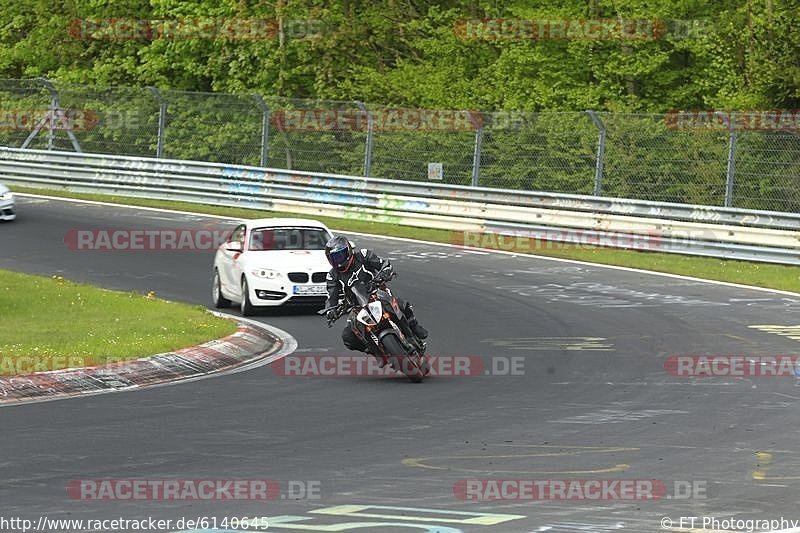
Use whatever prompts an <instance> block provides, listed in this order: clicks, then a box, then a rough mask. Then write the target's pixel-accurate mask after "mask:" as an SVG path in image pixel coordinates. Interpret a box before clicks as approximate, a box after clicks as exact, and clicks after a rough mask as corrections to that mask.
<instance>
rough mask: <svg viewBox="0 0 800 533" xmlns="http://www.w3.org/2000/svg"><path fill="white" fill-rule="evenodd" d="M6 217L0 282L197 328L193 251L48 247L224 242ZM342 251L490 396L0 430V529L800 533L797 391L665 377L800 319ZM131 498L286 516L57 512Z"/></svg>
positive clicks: (489, 256)
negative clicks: (219, 496) (250, 497)
mask: <svg viewBox="0 0 800 533" xmlns="http://www.w3.org/2000/svg"><path fill="white" fill-rule="evenodd" d="M18 204H19V209H18V210H19V218H18V220H17V221H16V222H13V223H10V224H0V249H2V250H3V254H2V257H0V268H5V269H12V270H18V271H24V272H31V273H40V274H45V275H53V274H60V275H63V276H65V277H67V278H70V279H74V280H78V281H86V282H91V283H95V284H97V285H101V286H104V287H109V288H115V289H128V290H136V291H140V292H142V293H144V292H147V291H150V290H152V291H155V293H156V294H157V295H158V296H160V297H163V298H167V299H173V300H180V301H184V302H189V303H196V304H202V305H209V303H210V288H209V285H210V282H209V279H210V268H211V260H212V257H213V252H212V251H182V252H175V251H161V252H156V251H145V252H133V251H113V252H112V251H78V250H71V249H69V248H68V247H67V246H65V244H64V236H65V234H66V233H67V232H68V231H69V230H72V229H156V228H163V229H174V228H195V229H197V228H203V227H214V228H219V227H232V225H231V224H230V223H227V224H226V223H225V222H224V221H221V220H218V219H207V218H203V217H201V216H195V215H178V214H170V213H162V212H154V211H148V210H143V209H136V208H133V209H127V208H120V207H108V206H98V205H87V204H79V203H71V202H65V201H48V200H43V199H34V198H19V200H18ZM354 240H356V242H357V244H358V245H359V246H368V247H371V248H373V249H374V250H375V251H376V252H378V253H379V254H380V255H382V256H386V257H389V258H391V259H392V261H393V263H394V265H395V268H396V270H397V271H398V272H399V273H400V277H399V278H398V279H397V280H396V281H395V282H394V284H393V287H394V288H395V290H396V292H397V293H398V294H400V295H402V296H404V297H405V298H407V299H409V300H410V301H412V302H413V303H415V305H416V309H417V314H418V316H419V317H420V318H421V321H422V322H423V323H424V324H425V325H426V326H427V327H428V329H430V330H431V339H430V347H429V353H430V354H435V355H441V356H477V357H480V358H481V360H482V361H485V362H487V363H486V365H487V371H488V374H487V373H486V372H483V373H481V375H470V376H454V375H453V376H438V377H433V378H431V379H429V380H428V381H426V382H425V383H424V384H421V385H415V384H411V383H409V382H407V381H406V380H403V379H394V378H384V377H363V376H362V377H336V378H313V377H312V378H308V377H296V376H280V375H278V374H277V373H276V372H275V371H274V369H272V368H271V367H269V366H265V367H262V368H258V369H256V370H252V371H249V372H243V373H239V374H233V375H228V376H223V377H218V378H214V379H207V380H202V381H198V382H194V383H187V384H183V385H177V386H169V387H161V388H154V389H149V390H143V391H137V392H124V393H118V394H108V395H102V396H98V397H87V398H78V399H71V400H66V401H55V402H46V403H40V404H30V405H22V406H13V407H8V408H2V409H0V429H2V436H1V437H0V479H2V481H0V515H3V516H6V517H12V516H13V517H23V518H28V519H32V520H37V519H38V518H39V517H40V516H46V517H48V518H50V519H53V518H72V519H101V518H120V517H121V518H125V519H140V518H147V517H154V518H157V519H179V518H181V517H186V518H192V519H194V518H197V517H215V518H217V519H218V521H220V522H218V523H221V519H222V518H223V517H253V516H264V517H271V518H272V519H273V520H272V523H271V524H270V527H269V530H270V531H273V530H274V531H289V530H295V531H343V530H348V529H356V528H360V530H364V531H372V530H378V531H386V532H391V531H408V530H416V531H439V532H443V533H454V532H457V531H465V532H466V531H480V532H502V531H550V532H567V531H589V532H602V531H616V530H625V531H659V530H660V528H661V526H660V524H661V520H662V518H663V517H669V518H670V519H672V520H673V521H674V526H678V525H679V522H678V520H679V518H680V517H681V516H684V517H688V516H696V517H704V516H705V517H710V516H714V517H717V518H719V519H723V518H724V519H729V518H740V519H751V520H756V519H757V520H765V519H779V518H781V517H783V518H785V519H800V510H798V509H797V494H798V488H800V453H798V446H797V442H798V437H800V434H798V429H797V427H798V424H797V422H798V420H800V415H798V413H796V412H795V409H797V408H798V407H799V404H800V387H797V386H796V384H795V379H794V378H793V377H790V376H789V377H759V378H726V377H715V378H694V379H693V378H687V377H678V376H673V375H670V374H669V373H668V372H666V371H665V361H666V360H667V358H668V357H669V356H670V355H674V354H700V355H703V354H713V355H730V354H748V355H756V356H757V355H776V354H797V352H798V348H799V347H800V344H798V340H799V339H800V333H798V332H797V330H800V328H796V330H795V331H794V335H791V336H794V337H796V338H795V339H792V338H790V336H789V335H790V334H792V330H773V331H768V330H767V329H765V328H761V329H756V328H752V327H750V326H753V325H761V326H764V325H769V326H793V325H795V326H796V325H797V324H800V299H796V298H792V297H791V296H787V295H781V294H776V293H771V292H763V291H756V290H749V289H741V288H735V287H727V286H720V285H714V284H707V283H701V282H696V281H691V280H685V279H678V278H670V277H663V276H655V275H649V274H642V273H636V272H629V271H622V270H614V269H608V268H602V267H593V266H587V265H581V264H575V263H569V262H561V261H550V260H544V259H540V258H534V257H524V256H523V257H520V256H512V255H503V254H495V253H475V252H469V251H465V250H462V249H458V248H449V247H441V246H434V245H426V244H418V243H411V242H407V241H400V240H393V239H381V238H366V237H354ZM20 297H23V298H24V297H25V295H20ZM3 312H7V311H0V313H3ZM232 313H236V311H235V310H234V311H232ZM257 319H258V320H261V321H264V322H268V323H270V324H272V325H274V326H276V327H278V328H281V329H283V330H284V331H287V332H289V333H290V334H291V335H293V336H294V337H295V338H296V339H297V342H298V353H299V354H302V355H332V354H343V353H347V352H346V350H345V349H344V348H343V347H342V346H341V343H340V340H339V330H340V327H341V326H338V325H337V327H335V328H333V329H328V328H327V327H326V326H325V322H324V320H322V319H321V318H319V317H317V316H316V315H314V314H310V313H303V312H277V313H276V312H269V313H264V314H262V315H261V316H259V317H257ZM775 331H778V332H779V333H784V334H778V333H776V332H775ZM492 358H494V359H492ZM490 361H491V362H490ZM511 362H516V364H517V365H521V366H518V367H517V370H518V371H517V372H515V374H516V375H507V374H508V372H504V371H503V369H507V364H510V363H511ZM493 365H495V366H496V368H494V370H495V371H494V372H493V371H491V370H492V369H491V367H492V366H493ZM504 365H506V366H504ZM132 478H133V479H157V480H158V479H162V480H163V479H184V480H189V479H194V480H198V479H215V480H216V479H233V480H236V479H269V480H275V481H277V482H278V483H279V484H280V488H281V496H282V497H278V498H276V499H275V500H272V501H266V502H264V501H260V502H259V501H255V502H253V501H238V500H237V501H222V500H214V501H200V502H198V501H105V500H90V501H83V500H77V499H72V498H71V497H69V496H68V494H67V490H66V487H67V485H68V484H69V482H70V481H72V480H81V479H132ZM482 479H503V480H518V479H537V480H657V482H658V483H659V484H661V485H663V486H664V487H665V489H666V494H665V495H664V496H663V497H661V498H659V499H656V500H645V501H631V500H622V499H619V498H617V499H600V500H597V499H594V500H591V499H584V500H575V499H568V500H557V501H556V500H552V499H551V500H539V501H465V500H463V499H461V498H459V497H458V491H457V490H454V487H458V486H462V487H463V486H464V485H463V484H464V480H482ZM459 482H461V485H459ZM686 487H694V488H695V491H694V493H693V494H691V495H688V489H686ZM290 489H291V490H290ZM303 492H306V494H305V496H307V495H308V493H309V492H311V493H312V494H311V495H312V496H314V497H313V498H306V497H302V496H304V494H302V493H303ZM686 496H689V497H686ZM343 506H354V507H343ZM320 511H321V512H320ZM498 515H502V516H498ZM505 515H508V516H505ZM275 517H282V518H275ZM347 524H350V525H347ZM392 524H394V525H392ZM420 524H425V525H427V527H426V526H425V525H420ZM687 524H688V521H685V522H684V526H686V525H687ZM698 524H699V522H698ZM196 529H202V528H196ZM173 530H174V528H173Z"/></svg>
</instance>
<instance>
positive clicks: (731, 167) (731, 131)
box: [725, 114, 736, 207]
mask: <svg viewBox="0 0 800 533" xmlns="http://www.w3.org/2000/svg"><path fill="white" fill-rule="evenodd" d="M734 123H735V121H734V120H733V114H731V120H730V124H729V125H728V168H727V169H726V172H725V207H731V206H733V185H734V174H735V172H736V129H735V128H734V127H733V125H734Z"/></svg>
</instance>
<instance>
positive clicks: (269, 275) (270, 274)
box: [250, 268, 281, 279]
mask: <svg viewBox="0 0 800 533" xmlns="http://www.w3.org/2000/svg"><path fill="white" fill-rule="evenodd" d="M250 273H251V274H252V275H254V276H255V277H257V278H263V279H279V278H280V277H281V273H280V272H278V271H277V270H270V269H268V268H256V269H254V270H251V271H250Z"/></svg>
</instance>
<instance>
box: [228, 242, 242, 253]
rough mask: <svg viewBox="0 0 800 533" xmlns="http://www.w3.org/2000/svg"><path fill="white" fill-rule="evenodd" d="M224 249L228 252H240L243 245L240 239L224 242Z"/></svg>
mask: <svg viewBox="0 0 800 533" xmlns="http://www.w3.org/2000/svg"><path fill="white" fill-rule="evenodd" d="M225 249H226V250H228V251H229V252H242V251H243V250H244V247H243V246H242V242H241V241H230V242H226V243H225Z"/></svg>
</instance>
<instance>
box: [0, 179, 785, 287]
mask: <svg viewBox="0 0 800 533" xmlns="http://www.w3.org/2000/svg"><path fill="white" fill-rule="evenodd" d="M14 191H16V192H21V193H30V194H43V195H49V196H59V197H66V198H78V199H84V200H95V201H101V202H110V203H117V204H123V205H135V206H143V207H159V208H163V209H174V210H177V211H187V212H192V213H206V214H212V215H222V216H229V217H235V218H258V217H270V216H297V215H296V214H294V213H279V212H273V211H259V210H253V209H244V208H230V207H219V206H214V205H201V204H192V203H187V202H173V201H165V200H147V199H143V198H127V197H120V196H109V195H103V194H88V193H75V192H69V191H61V190H50V189H29V188H23V187H15V188H14ZM19 216H24V211H23V212H22V213H21V214H20V215H19ZM358 216H359V217H360V218H359V219H343V218H332V217H314V218H316V219H318V220H320V221H322V222H324V223H325V224H326V225H328V227H330V228H332V229H335V230H339V231H355V232H360V233H373V234H376V235H386V236H391V237H405V238H411V239H419V240H424V241H432V242H441V243H450V244H459V243H462V244H463V243H464V239H463V236H462V235H461V234H460V233H459V232H456V231H450V230H440V229H428V228H415V227H409V226H400V225H398V224H389V223H385V222H377V221H371V220H366V219H365V218H366V215H358ZM498 248H500V249H506V250H508V248H507V247H502V246H499V247H498ZM520 253H531V254H533V255H542V256H548V257H560V258H564V259H575V260H578V261H588V262H591V263H599V264H604V265H615V266H624V267H630V268H639V269H643V270H653V271H656V272H666V273H670V274H681V275H685V276H693V277H698V278H704V279H712V280H718V281H727V282H731V283H741V284H744V285H754V286H758V287H767V288H772V289H779V290H785V291H792V292H800V267H798V266H790V265H774V264H769V263H755V262H749V261H735V260H725V259H715V258H708V257H695V256H685V255H677V254H670V253H663V252H651V251H635V250H621V249H615V248H607V247H600V246H594V247H593V246H575V247H569V246H553V245H552V243H547V242H541V241H534V240H531V241H530V242H528V243H526V245H525V246H524V247H523V249H521V250H520Z"/></svg>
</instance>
